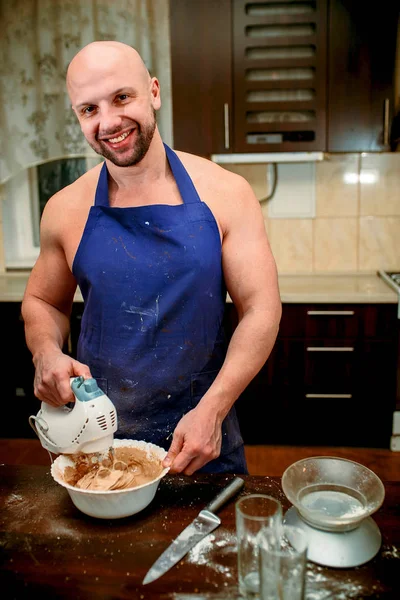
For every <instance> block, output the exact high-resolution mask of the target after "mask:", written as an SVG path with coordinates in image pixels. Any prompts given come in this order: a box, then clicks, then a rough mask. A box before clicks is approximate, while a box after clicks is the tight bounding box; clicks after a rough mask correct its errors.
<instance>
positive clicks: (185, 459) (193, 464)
mask: <svg viewBox="0 0 400 600" xmlns="http://www.w3.org/2000/svg"><path fill="white" fill-rule="evenodd" d="M171 448H172V445H171ZM168 454H169V453H168ZM219 454H220V453H219V452H218V451H217V450H215V449H211V448H210V449H196V448H193V447H192V448H191V447H190V446H189V445H183V448H182V449H181V451H180V452H179V453H178V454H176V455H175V458H174V459H173V462H172V464H171V468H170V471H169V472H170V473H171V474H173V473H183V474H184V475H193V473H195V471H198V470H199V469H201V467H204V465H206V464H207V463H208V462H210V460H213V459H214V458H218V456H219ZM167 458H168V455H167ZM164 462H165V461H164ZM165 466H167V465H165Z"/></svg>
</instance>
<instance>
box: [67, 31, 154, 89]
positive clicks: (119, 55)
mask: <svg viewBox="0 0 400 600" xmlns="http://www.w3.org/2000/svg"><path fill="white" fill-rule="evenodd" d="M118 65H121V66H122V65H123V66H124V68H125V69H129V70H130V71H131V73H134V74H135V77H136V78H138V80H139V81H141V82H143V83H146V82H148V81H149V80H150V74H149V72H148V70H147V68H146V65H145V64H144V62H143V59H142V57H141V56H140V54H139V53H138V52H137V51H136V50H135V49H134V48H132V47H131V46H128V45H127V44H123V43H122V42H114V41H104V42H91V43H90V44H88V45H87V46H84V47H83V48H82V49H81V50H80V51H79V52H78V53H77V54H76V55H75V56H74V58H73V59H72V60H71V62H70V64H69V67H68V70H67V89H68V93H69V95H70V97H71V94H73V93H74V89H76V87H77V86H78V87H79V86H80V85H81V81H82V78H84V79H85V80H86V79H87V73H88V72H92V73H94V72H97V71H98V70H99V69H100V68H101V67H105V66H113V68H114V67H115V68H118ZM71 100H72V98H71Z"/></svg>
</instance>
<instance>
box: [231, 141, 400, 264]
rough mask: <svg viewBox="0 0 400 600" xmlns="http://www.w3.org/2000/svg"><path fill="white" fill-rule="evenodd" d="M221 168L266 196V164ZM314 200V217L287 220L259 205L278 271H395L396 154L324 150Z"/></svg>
mask: <svg viewBox="0 0 400 600" xmlns="http://www.w3.org/2000/svg"><path fill="white" fill-rule="evenodd" d="M224 167H225V168H227V169H229V170H230V171H233V172H236V173H238V174H240V175H242V176H243V177H245V178H246V179H247V181H248V182H249V183H250V184H251V186H252V188H253V190H254V192H255V194H256V196H257V198H259V199H261V198H265V197H266V196H267V195H268V193H269V190H268V182H267V177H266V170H267V166H266V165H256V164H252V165H224ZM278 186H279V181H278ZM292 187H293V198H292V200H290V199H289V200H288V201H289V202H290V201H292V202H295V199H296V185H295V184H292ZM315 202H316V206H315V217H314V218H290V219H286V218H283V219H280V218H270V217H269V215H268V209H269V205H268V202H262V203H261V207H262V211H263V215H264V221H265V227H266V230H267V233H268V236H269V240H270V243H271V247H272V250H273V253H274V256H275V259H276V262H277V266H278V271H279V273H281V274H284V273H287V274H289V273H350V272H351V273H354V272H374V271H376V270H377V269H387V270H397V269H400V152H399V153H381V154H379V153H377V154H365V153H363V154H326V155H325V160H324V161H322V162H317V163H316V173H315Z"/></svg>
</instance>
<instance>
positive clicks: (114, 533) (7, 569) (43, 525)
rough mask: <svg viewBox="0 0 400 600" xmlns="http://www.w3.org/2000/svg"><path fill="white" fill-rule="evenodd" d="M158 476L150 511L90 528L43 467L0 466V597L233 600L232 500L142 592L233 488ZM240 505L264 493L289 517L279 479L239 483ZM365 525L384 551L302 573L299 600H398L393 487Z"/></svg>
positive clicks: (397, 501)
mask: <svg viewBox="0 0 400 600" xmlns="http://www.w3.org/2000/svg"><path fill="white" fill-rule="evenodd" d="M232 477H233V476H231V475H202V476H200V475H199V476H194V477H192V478H190V477H184V476H179V475H175V476H167V477H166V478H165V479H164V480H163V481H161V483H160V486H159V488H158V491H157V493H156V496H155V498H154V500H153V502H152V503H151V504H150V506H149V507H147V509H145V510H144V511H142V512H141V513H139V514H137V515H135V516H132V517H129V518H126V519H122V520H100V519H94V518H91V517H88V516H86V515H85V514H83V513H81V512H80V511H79V510H78V509H76V508H75V506H74V505H73V504H72V501H71V500H70V497H69V495H68V493H67V491H66V490H65V489H64V488H62V487H61V486H59V485H57V484H56V483H55V482H54V480H53V479H52V477H51V475H50V472H49V468H48V467H44V466H29V465H24V466H10V465H1V466H0V481H1V490H0V507H1V513H0V525H1V534H0V563H1V571H0V584H1V587H0V597H1V598H3V599H6V598H7V599H9V598H10V599H11V598H13V599H16V600H21V599H22V598H31V597H32V595H33V593H34V592H38V597H39V598H40V599H41V600H44V599H51V600H54V599H59V598H62V599H64V598H71V599H72V598H73V599H74V600H86V599H88V600H89V599H90V600H96V599H101V600H117V599H128V598H129V599H130V600H132V599H135V600H136V599H139V600H142V599H143V600H145V599H146V600H147V599H149V600H151V599H155V598H157V599H175V600H200V599H203V598H211V599H213V598H215V599H228V598H229V599H232V598H237V597H238V591H237V568H236V537H235V517H234V504H235V499H233V500H231V501H230V502H229V503H228V504H227V505H226V506H225V507H223V508H222V509H221V510H220V511H219V515H220V517H221V519H222V524H221V526H220V527H219V528H218V529H217V530H215V532H214V533H213V534H211V536H210V537H209V538H206V539H205V540H203V542H200V543H199V544H198V545H197V546H196V547H195V548H194V549H192V550H191V551H190V553H189V554H188V555H187V556H186V557H185V558H184V559H183V560H182V561H181V562H180V563H179V564H178V565H176V566H175V567H173V568H172V569H171V570H170V571H169V572H168V573H167V574H166V575H164V576H163V577H161V578H160V579H158V580H157V581H155V582H153V583H151V584H149V585H147V586H142V584H141V582H142V579H143V577H144V575H145V574H146V572H147V570H148V569H149V568H150V566H151V565H152V564H153V562H154V561H155V559H156V558H157V557H158V556H159V555H160V554H161V552H162V551H163V550H164V549H165V548H166V547H167V545H168V544H169V543H170V542H171V541H172V540H173V539H174V538H175V536H177V535H178V534H179V533H180V531H181V530H182V529H183V528H184V527H185V526H186V525H187V524H188V523H189V522H190V521H191V520H192V519H193V518H194V517H195V516H196V515H197V513H198V511H199V510H200V509H201V508H203V507H204V506H205V504H206V503H207V502H208V501H209V500H211V499H212V498H213V497H214V496H215V495H216V494H217V493H218V491H219V490H220V489H222V487H224V486H225V485H227V483H228V482H229V481H230V479H232ZM244 479H245V486H244V488H243V490H242V491H241V492H240V495H243V494H248V493H265V494H269V495H272V496H274V497H276V498H278V499H279V500H280V501H281V502H282V504H283V507H284V509H287V508H288V507H289V503H288V502H287V500H286V498H285V496H284V495H283V493H282V490H281V486H280V479H279V478H273V477H272V478H271V477H252V476H247V477H245V478H244ZM385 489H386V498H385V501H384V504H383V506H382V507H381V508H380V510H379V511H378V512H377V513H375V515H374V519H375V521H376V523H377V524H378V526H379V527H380V530H381V533H382V536H383V544H382V548H381V551H380V552H379V554H378V556H377V557H376V558H375V559H373V560H372V561H370V562H369V563H368V564H366V565H363V566H362V567H359V568H355V569H348V570H342V569H328V568H325V567H320V566H317V565H315V564H312V563H309V564H308V568H307V594H306V598H307V599H308V600H328V599H329V600H349V599H354V598H357V599H360V598H385V599H386V598H393V599H394V598H396V599H399V598H400V483H390V482H386V483H385Z"/></svg>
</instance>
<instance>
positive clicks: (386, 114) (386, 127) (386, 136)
mask: <svg viewBox="0 0 400 600" xmlns="http://www.w3.org/2000/svg"><path fill="white" fill-rule="evenodd" d="M383 106H384V108H383V144H384V146H388V145H389V112H390V110H389V109H390V100H389V98H385V102H384V105H383Z"/></svg>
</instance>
